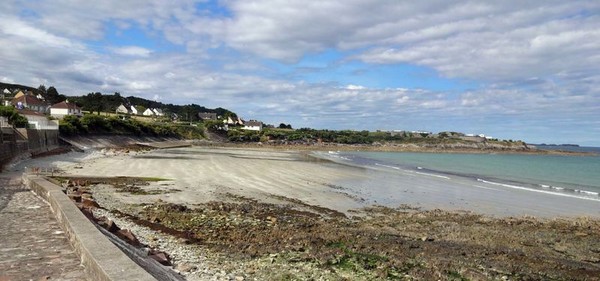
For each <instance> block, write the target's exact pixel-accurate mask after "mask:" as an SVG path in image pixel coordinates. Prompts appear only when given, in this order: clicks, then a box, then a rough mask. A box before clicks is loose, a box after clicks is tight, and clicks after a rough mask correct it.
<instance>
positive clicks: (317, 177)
mask: <svg viewBox="0 0 600 281" xmlns="http://www.w3.org/2000/svg"><path fill="white" fill-rule="evenodd" d="M105 154H106V153H105ZM307 155H308V153H306V152H296V151H281V150H268V149H258V148H253V149H249V148H246V149H244V148H205V147H189V148H175V149H163V150H154V151H148V152H143V153H130V154H119V155H110V154H109V155H108V156H110V157H101V156H104V154H98V153H96V154H95V155H94V156H88V158H89V160H86V161H83V162H82V163H81V164H74V163H71V164H66V165H65V163H61V162H58V163H56V165H57V167H60V168H61V169H62V170H63V171H64V173H65V174H70V175H79V176H137V177H155V178H161V179H164V181H159V182H153V183H150V185H149V186H147V187H145V188H147V189H157V190H166V191H168V190H171V189H174V190H177V192H172V193H168V194H160V195H148V196H144V197H143V198H138V197H126V196H122V197H121V198H120V200H122V201H123V202H126V203H139V201H140V200H143V201H146V202H153V201H155V200H157V199H159V198H160V199H162V200H164V201H166V202H170V203H176V204H188V205H189V204H197V203H206V202H209V201H213V200H223V198H224V195H226V194H234V195H239V196H244V197H248V198H254V199H258V200H260V201H262V202H267V203H284V202H282V200H281V198H293V199H296V200H300V201H302V202H304V203H306V204H309V205H316V206H321V207H325V208H330V209H334V210H337V211H340V212H344V213H347V212H348V211H349V210H353V209H358V208H363V207H367V206H372V205H382V206H386V207H391V208H395V207H398V206H401V205H410V206H412V207H419V208H422V209H424V210H432V209H437V208H439V209H444V210H453V211H471V212H475V213H478V214H485V215H490V216H497V217H506V216H525V215H528V216H535V217H544V218H554V217H580V216H588V217H595V218H600V201H598V200H584V199H580V198H574V197H568V196H558V195H555V194H548V193H543V192H534V191H531V190H520V189H514V188H507V187H503V186H497V185H494V184H491V183H485V182H476V181H469V180H467V179H463V178H459V177H453V178H449V177H439V176H431V175H428V174H424V173H415V172H410V171H393V172H390V171H384V169H381V170H376V169H365V168H360V167H351V166H346V165H342V164H337V163H333V162H329V161H319V160H318V159H317V158H314V157H310V156H307ZM321 155H325V156H326V154H321ZM67 163H68V162H67Z"/></svg>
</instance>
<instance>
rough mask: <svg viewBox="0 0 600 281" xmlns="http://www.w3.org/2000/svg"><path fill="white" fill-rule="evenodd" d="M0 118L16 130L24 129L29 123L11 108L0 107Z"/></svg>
mask: <svg viewBox="0 0 600 281" xmlns="http://www.w3.org/2000/svg"><path fill="white" fill-rule="evenodd" d="M0 116H4V117H6V118H7V119H8V123H9V124H12V125H13V126H15V127H17V128H25V127H27V124H29V122H28V121H27V118H25V117H24V116H23V115H21V114H19V112H18V111H17V110H16V109H15V108H14V107H12V106H0Z"/></svg>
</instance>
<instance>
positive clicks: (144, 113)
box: [142, 108, 156, 116]
mask: <svg viewBox="0 0 600 281" xmlns="http://www.w3.org/2000/svg"><path fill="white" fill-rule="evenodd" d="M142 115H144V116H153V115H156V112H154V110H152V108H146V110H144V112H142Z"/></svg>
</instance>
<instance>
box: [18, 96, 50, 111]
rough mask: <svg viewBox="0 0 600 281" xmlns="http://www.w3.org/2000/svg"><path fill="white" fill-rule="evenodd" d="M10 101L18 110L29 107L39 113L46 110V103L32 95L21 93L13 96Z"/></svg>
mask: <svg viewBox="0 0 600 281" xmlns="http://www.w3.org/2000/svg"><path fill="white" fill-rule="evenodd" d="M10 103H11V104H12V105H13V106H15V107H16V108H17V109H19V110H20V109H29V110H33V111H37V112H40V113H46V111H47V110H48V104H47V103H46V102H45V101H43V100H40V99H38V98H36V97H35V96H33V95H21V96H19V97H15V98H14V99H12V101H11V102H10Z"/></svg>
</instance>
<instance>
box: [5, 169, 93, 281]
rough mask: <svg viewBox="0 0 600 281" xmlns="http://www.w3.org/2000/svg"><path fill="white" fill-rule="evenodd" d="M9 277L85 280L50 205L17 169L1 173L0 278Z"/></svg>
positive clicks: (83, 273)
mask: <svg viewBox="0 0 600 281" xmlns="http://www.w3.org/2000/svg"><path fill="white" fill-rule="evenodd" d="M8 280H11V281H17V280H36V281H37V280H87V278H86V275H85V272H84V269H83V267H82V266H81V265H80V260H79V257H78V256H77V255H76V254H75V252H74V251H73V249H72V248H71V246H70V245H69V242H68V240H67V238H66V235H65V233H64V232H63V231H62V230H61V228H60V227H59V225H58V222H57V221H56V219H55V218H54V216H53V214H52V211H51V210H50V207H49V206H48V204H47V203H46V202H44V201H43V200H42V199H40V198H39V197H37V196H36V195H34V194H33V193H32V192H31V191H30V190H29V189H28V188H26V187H24V186H22V185H21V181H20V175H19V174H17V173H1V174H0V281H8Z"/></svg>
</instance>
